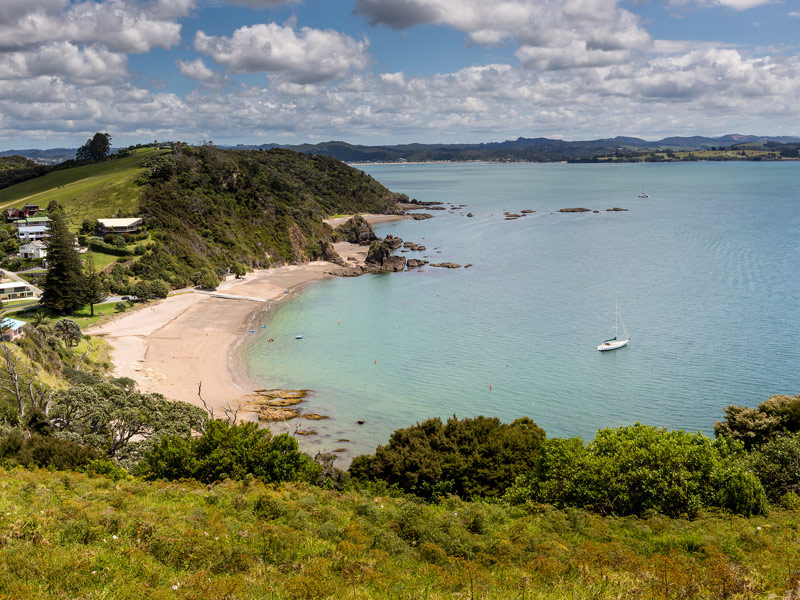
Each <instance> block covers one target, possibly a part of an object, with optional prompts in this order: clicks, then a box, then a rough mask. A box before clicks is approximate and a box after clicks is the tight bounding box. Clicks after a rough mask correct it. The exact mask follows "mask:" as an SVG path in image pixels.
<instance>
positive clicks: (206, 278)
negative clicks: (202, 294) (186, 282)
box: [197, 270, 219, 290]
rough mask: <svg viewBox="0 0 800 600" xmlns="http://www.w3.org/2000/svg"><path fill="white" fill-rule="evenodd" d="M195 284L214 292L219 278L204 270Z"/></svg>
mask: <svg viewBox="0 0 800 600" xmlns="http://www.w3.org/2000/svg"><path fill="white" fill-rule="evenodd" d="M197 283H198V285H199V286H200V287H201V288H203V289H206V290H215V289H217V286H218V285H219V277H217V275H216V274H215V273H213V272H212V271H208V270H206V271H204V272H203V274H202V275H201V276H200V280H199V281H198V282H197Z"/></svg>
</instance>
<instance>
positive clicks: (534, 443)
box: [350, 416, 545, 498]
mask: <svg viewBox="0 0 800 600" xmlns="http://www.w3.org/2000/svg"><path fill="white" fill-rule="evenodd" d="M544 439H545V433H544V431H543V430H542V429H541V428H539V427H538V426H537V425H536V423H534V422H533V421H532V420H531V419H528V418H522V419H517V420H516V421H514V422H513V423H501V422H500V419H497V418H494V417H493V418H490V417H483V416H480V417H476V418H474V419H462V420H459V419H457V418H456V417H451V418H450V419H448V421H447V423H442V421H441V420H440V419H438V418H436V419H428V420H427V421H424V422H422V423H418V424H417V425H414V426H412V427H407V428H405V429H398V430H397V431H395V432H394V433H393V434H392V436H391V437H390V438H389V443H388V444H387V445H386V446H378V449H377V450H376V451H375V455H374V456H359V457H356V458H355V459H354V460H353V463H352V464H351V466H350V474H351V475H352V476H353V477H355V478H356V479H382V480H384V481H386V482H387V483H389V484H397V486H398V487H399V488H400V489H402V490H404V491H406V492H411V493H414V494H416V495H418V496H421V497H423V498H432V497H434V496H438V495H441V494H446V493H453V494H457V495H458V496H461V497H462V498H472V497H498V496H500V495H502V494H503V492H504V491H505V490H506V488H508V487H509V486H511V484H513V483H514V480H515V478H516V477H517V476H518V475H519V474H520V473H521V472H524V471H526V470H528V469H530V468H531V465H533V464H535V462H536V460H537V457H538V455H539V450H540V448H541V446H542V444H543V442H544Z"/></svg>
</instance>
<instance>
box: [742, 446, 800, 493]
mask: <svg viewBox="0 0 800 600" xmlns="http://www.w3.org/2000/svg"><path fill="white" fill-rule="evenodd" d="M751 459H752V463H753V470H754V471H755V473H756V475H758V478H759V479H760V480H761V483H762V485H763V486H764V489H765V490H766V492H767V497H768V498H769V500H770V501H771V502H776V503H777V502H780V501H781V500H782V498H783V497H784V496H785V495H786V494H788V493H794V494H797V493H798V492H800V434H794V435H784V436H780V437H777V438H775V439H773V440H772V441H771V442H769V443H768V444H765V445H764V446H762V447H761V449H760V450H758V451H756V452H753V454H752V456H751Z"/></svg>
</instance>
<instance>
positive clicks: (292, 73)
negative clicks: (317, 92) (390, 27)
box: [194, 23, 369, 83]
mask: <svg viewBox="0 0 800 600" xmlns="http://www.w3.org/2000/svg"><path fill="white" fill-rule="evenodd" d="M367 46H368V42H367V41H366V40H363V41H360V42H357V41H356V40H354V39H353V38H351V37H348V36H346V35H343V34H341V33H338V32H336V31H333V30H321V29H312V28H310V27H303V28H302V29H300V30H299V31H295V29H294V28H293V27H291V26H286V27H283V26H281V25H278V24H276V23H269V24H259V25H253V26H252V27H241V28H239V29H237V30H236V31H235V32H234V33H233V36H232V37H229V38H228V37H217V36H209V35H206V33H205V32H203V31H198V32H197V34H196V35H195V39H194V47H195V49H196V50H198V51H200V52H203V53H205V54H207V55H208V56H210V57H211V59H212V60H213V61H214V62H216V63H217V64H220V65H224V66H225V67H226V68H227V69H228V70H229V71H230V72H233V73H259V72H264V73H283V74H285V75H286V77H288V78H289V79H290V80H291V81H293V82H295V83H316V82H320V81H326V80H330V79H334V78H336V77H340V76H342V75H344V74H346V73H347V72H348V71H350V70H351V69H363V68H365V67H366V66H367V65H368V63H369V58H368V56H367V53H366V49H367Z"/></svg>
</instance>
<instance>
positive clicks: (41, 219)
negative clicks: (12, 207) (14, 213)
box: [17, 217, 50, 225]
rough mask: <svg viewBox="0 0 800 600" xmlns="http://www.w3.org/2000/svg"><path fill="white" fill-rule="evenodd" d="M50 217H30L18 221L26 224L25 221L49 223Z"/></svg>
mask: <svg viewBox="0 0 800 600" xmlns="http://www.w3.org/2000/svg"><path fill="white" fill-rule="evenodd" d="M49 222H50V217H28V218H27V219H20V220H19V221H17V223H19V224H22V225H24V224H25V223H49Z"/></svg>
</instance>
